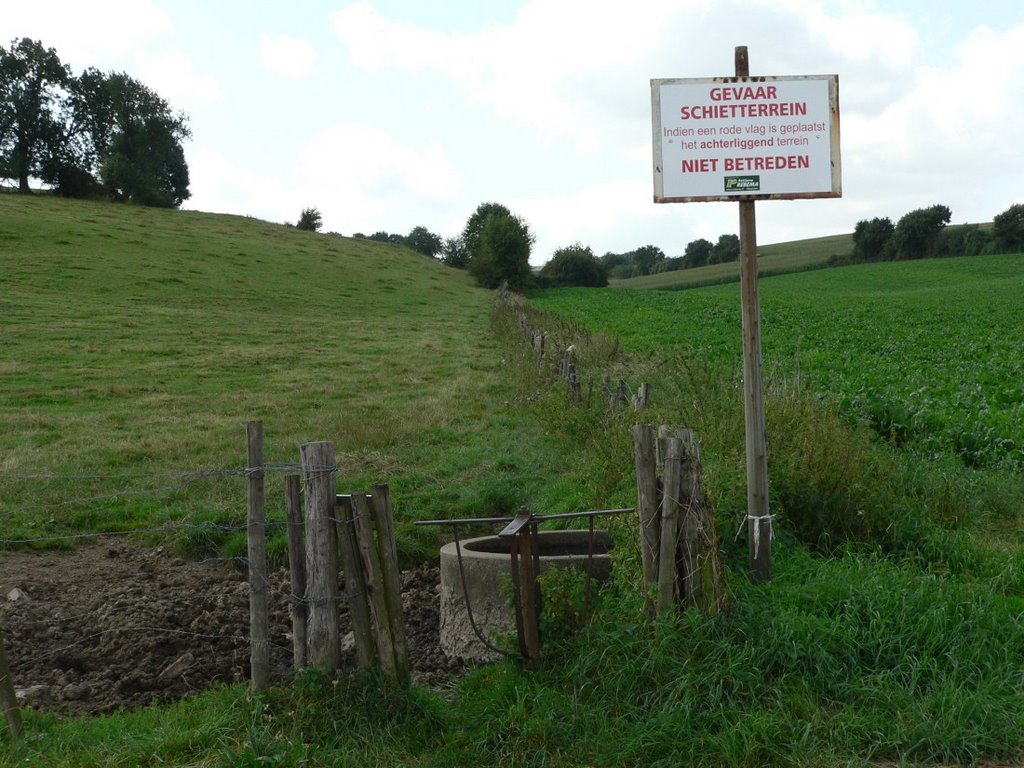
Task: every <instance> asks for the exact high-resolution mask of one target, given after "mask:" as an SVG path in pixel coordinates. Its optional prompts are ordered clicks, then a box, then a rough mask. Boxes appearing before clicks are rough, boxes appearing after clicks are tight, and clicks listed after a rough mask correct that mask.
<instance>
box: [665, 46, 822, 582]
mask: <svg viewBox="0 0 1024 768" xmlns="http://www.w3.org/2000/svg"><path fill="white" fill-rule="evenodd" d="M735 64H736V74H735V76H734V77H729V78H724V77H718V78H699V79H698V78H690V79H678V78H677V79H668V80H651V110H652V117H653V126H654V135H653V139H654V202H656V203H686V202H694V201H716V200H722V201H736V202H739V207H740V293H741V302H742V312H743V415H744V419H745V423H746V463H747V516H746V524H747V540H748V543H749V547H750V557H749V565H750V572H751V576H752V578H753V579H754V580H755V581H767V580H769V579H770V578H771V575H772V550H771V541H772V515H771V514H770V512H769V510H768V455H767V448H766V445H767V439H766V435H765V416H764V385H763V382H762V363H761V309H760V305H759V300H758V295H757V225H756V219H755V215H754V203H755V201H756V200H758V199H762V200H794V199H801V198H803V199H806V198H815V197H840V196H841V195H842V184H841V171H840V159H839V78H838V76H837V75H809V76H796V77H751V76H750V63H749V58H748V55H747V48H746V46H739V47H737V48H736V52H735Z"/></svg>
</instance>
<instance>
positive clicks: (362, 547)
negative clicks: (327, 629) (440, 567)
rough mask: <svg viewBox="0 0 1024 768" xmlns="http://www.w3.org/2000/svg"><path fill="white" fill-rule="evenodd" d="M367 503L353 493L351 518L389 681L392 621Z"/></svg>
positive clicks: (392, 675) (393, 668) (394, 674)
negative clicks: (385, 596) (389, 615)
mask: <svg viewBox="0 0 1024 768" xmlns="http://www.w3.org/2000/svg"><path fill="white" fill-rule="evenodd" d="M371 515H372V512H371V511H370V506H369V502H368V501H367V499H366V494H365V493H353V494H352V518H353V522H354V523H355V529H356V542H357V544H358V545H359V558H360V560H361V561H362V563H363V577H364V578H365V583H366V596H367V601H368V602H369V604H370V618H371V619H372V623H373V634H374V638H375V639H376V644H377V653H378V661H379V662H380V667H381V671H383V672H384V674H385V675H386V676H387V677H388V679H390V680H395V681H397V680H398V667H397V665H396V663H395V645H394V639H393V638H392V636H391V620H390V619H389V618H388V606H387V602H386V601H385V599H384V595H385V590H384V586H383V576H382V571H383V567H384V566H383V565H382V563H381V559H380V551H379V550H378V548H377V545H376V543H375V542H374V540H373V523H372V519H371Z"/></svg>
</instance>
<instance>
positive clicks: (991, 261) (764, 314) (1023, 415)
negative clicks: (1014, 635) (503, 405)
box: [535, 254, 1024, 469]
mask: <svg viewBox="0 0 1024 768" xmlns="http://www.w3.org/2000/svg"><path fill="white" fill-rule="evenodd" d="M1022 295H1024V256H1022V255H1019V254H1018V255H1003V256H985V257H974V258H960V259H941V260H929V261H919V262H904V263H886V264H869V265H858V266H852V267H844V268H837V269H828V270H820V271H815V272H807V273H801V274H797V275H788V276H784V277H772V278H767V279H762V280H761V282H760V297H761V325H762V351H763V356H764V362H765V369H766V376H767V379H768V380H771V379H772V378H773V377H775V378H779V377H781V378H784V379H787V380H790V381H792V380H795V379H797V378H798V379H799V380H800V382H801V383H802V384H804V385H806V386H807V387H810V388H811V389H812V390H813V391H815V392H818V393H820V394H822V395H824V396H827V397H829V398H832V399H834V401H835V402H836V403H837V404H838V405H839V407H840V409H841V410H842V412H843V413H845V414H847V415H848V416H849V417H851V418H853V419H857V420H861V421H863V422H865V423H868V424H870V425H871V426H872V427H873V428H874V429H875V430H876V431H877V432H878V433H879V434H880V435H881V436H883V437H884V438H886V439H887V440H889V441H891V442H892V443H894V444H896V445H900V446H908V447H911V448H913V449H915V450H917V451H920V452H924V453H925V454H926V455H935V454H955V455H956V456H958V457H959V458H960V459H961V460H962V461H963V462H964V463H965V464H966V465H968V466H971V467H978V466H992V467H999V466H1003V467H1008V468H1018V469H1019V468H1020V467H1021V466H1024V302H1022V301H1021V298H1020V297H1021V296H1022ZM535 303H536V304H537V305H538V306H539V307H540V308H542V309H545V310H548V311H552V312H555V313H557V314H560V315H563V316H567V317H570V318H572V319H574V320H576V321H578V322H580V323H582V324H584V325H586V326H588V327H590V328H594V329H600V330H602V331H608V332H610V333H613V334H616V335H618V336H620V337H621V338H622V340H623V342H624V344H625V345H626V346H627V347H628V348H630V349H632V350H637V351H640V350H648V349H651V348H668V347H678V348H682V349H683V350H686V351H689V352H691V353H692V355H693V356H694V357H695V358H697V359H702V360H714V361H717V362H722V361H730V360H735V365H736V369H737V370H739V367H740V350H741V341H740V299H739V286H738V285H737V284H732V285H722V286H715V287H709V288H704V289H701V290H696V291H679V292H654V291H644V292H639V291H621V290H610V291H593V290H583V289H576V290H563V291H551V292H547V293H545V294H543V295H541V296H539V297H537V298H536V299H535Z"/></svg>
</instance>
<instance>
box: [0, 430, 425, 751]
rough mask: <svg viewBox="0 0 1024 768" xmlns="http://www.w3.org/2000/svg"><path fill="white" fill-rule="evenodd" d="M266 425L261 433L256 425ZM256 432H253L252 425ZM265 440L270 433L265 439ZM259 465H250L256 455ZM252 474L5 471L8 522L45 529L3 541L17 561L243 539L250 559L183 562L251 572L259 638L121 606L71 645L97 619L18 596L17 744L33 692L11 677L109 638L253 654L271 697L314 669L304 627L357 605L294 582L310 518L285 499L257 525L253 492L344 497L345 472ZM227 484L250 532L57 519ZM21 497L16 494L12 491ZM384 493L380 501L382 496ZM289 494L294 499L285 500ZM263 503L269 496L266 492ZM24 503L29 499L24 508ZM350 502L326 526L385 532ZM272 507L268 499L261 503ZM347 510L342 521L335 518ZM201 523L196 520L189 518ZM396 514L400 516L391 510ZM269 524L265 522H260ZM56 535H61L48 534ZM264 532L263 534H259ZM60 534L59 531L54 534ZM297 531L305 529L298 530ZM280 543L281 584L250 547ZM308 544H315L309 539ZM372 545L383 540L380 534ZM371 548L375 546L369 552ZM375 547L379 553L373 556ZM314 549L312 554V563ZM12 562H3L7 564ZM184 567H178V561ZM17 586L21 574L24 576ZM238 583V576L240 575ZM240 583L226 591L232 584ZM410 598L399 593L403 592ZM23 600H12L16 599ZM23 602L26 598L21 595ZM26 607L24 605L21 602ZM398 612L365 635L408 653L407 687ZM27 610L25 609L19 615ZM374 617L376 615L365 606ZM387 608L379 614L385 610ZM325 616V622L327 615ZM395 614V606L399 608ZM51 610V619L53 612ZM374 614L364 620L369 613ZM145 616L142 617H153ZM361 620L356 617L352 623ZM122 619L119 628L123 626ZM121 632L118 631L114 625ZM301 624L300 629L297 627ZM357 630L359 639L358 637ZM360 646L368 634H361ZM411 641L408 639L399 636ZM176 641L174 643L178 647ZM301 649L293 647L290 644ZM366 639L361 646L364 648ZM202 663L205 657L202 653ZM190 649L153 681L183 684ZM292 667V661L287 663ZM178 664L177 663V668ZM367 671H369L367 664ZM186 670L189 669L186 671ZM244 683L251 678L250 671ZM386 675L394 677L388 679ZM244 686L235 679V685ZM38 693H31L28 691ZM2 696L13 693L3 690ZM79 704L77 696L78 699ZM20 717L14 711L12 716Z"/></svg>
mask: <svg viewBox="0 0 1024 768" xmlns="http://www.w3.org/2000/svg"><path fill="white" fill-rule="evenodd" d="M257 423H258V422H257ZM251 424H253V422H250V425H251ZM260 431H261V432H262V425H260ZM260 439H261V440H262V434H261V435H260ZM250 458H251V456H250ZM249 464H250V466H245V467H232V468H221V467H209V468H201V469H194V470H171V471H141V472H111V473H103V472H81V473H55V472H28V473H26V472H0V519H4V518H6V520H7V521H8V522H9V523H15V524H17V525H18V526H19V527H22V528H24V527H25V525H26V523H25V521H24V520H17V518H19V517H24V516H25V515H26V513H32V514H33V515H36V516H38V517H39V518H40V520H39V522H38V523H37V524H38V525H39V526H40V527H42V528H44V530H41V531H40V532H39V534H38V535H31V534H14V535H8V536H0V553H2V552H4V551H6V552H15V551H18V550H35V549H42V548H47V547H48V546H49V547H66V546H67V545H69V544H79V543H85V542H89V541H101V540H105V541H111V540H118V539H127V538H130V537H136V536H142V535H153V534H156V535H159V534H172V535H176V534H189V533H195V534H199V535H202V534H207V533H215V534H218V535H220V534H236V533H245V535H246V538H247V540H248V541H249V542H250V543H249V555H248V556H241V555H231V556H213V557H205V558H203V559H199V560H191V561H188V562H187V563H186V562H185V561H183V560H181V565H179V566H177V567H181V568H188V569H190V570H191V571H193V572H195V569H206V568H209V569H211V570H213V571H214V578H222V577H223V575H224V574H225V573H230V572H225V571H224V566H230V567H232V568H234V569H235V571H234V573H235V574H241V573H243V572H245V573H247V575H248V584H247V585H246V586H247V587H248V589H246V590H243V591H244V592H245V596H246V598H247V601H248V602H249V608H250V611H249V612H250V627H249V631H248V632H246V631H245V630H244V628H242V626H241V625H240V624H238V623H237V621H236V623H235V625H233V626H232V627H227V626H226V625H225V626H222V627H220V628H219V630H220V631H216V630H215V629H214V628H204V627H202V626H198V625H197V622H199V623H201V618H197V619H193V620H192V621H191V623H190V624H189V625H188V626H182V625H181V622H180V621H179V617H174V620H173V621H169V622H167V623H161V622H159V621H152V620H148V618H149V617H147V616H139V608H138V605H136V604H134V603H126V604H124V605H120V604H119V603H118V602H115V604H114V605H113V606H110V605H103V606H102V610H101V611H100V613H102V618H103V620H104V621H106V622H107V624H106V625H105V626H103V627H102V628H95V629H94V630H92V631H86V632H85V633H84V634H81V635H80V636H73V637H69V635H71V634H73V633H74V632H76V631H78V629H79V628H80V627H81V626H82V622H83V620H84V619H95V618H96V616H97V611H88V612H82V613H71V614H68V613H66V612H65V611H63V610H58V609H54V610H52V611H51V612H50V613H49V614H48V615H39V614H38V611H40V610H44V609H43V608H42V607H41V606H37V609H36V610H35V611H34V612H33V611H32V610H30V611H25V610H23V609H22V607H23V606H25V605H28V606H32V605H33V601H32V600H31V599H27V600H25V601H24V602H22V601H21V598H20V597H19V596H17V595H13V596H12V595H9V596H8V601H7V603H6V604H5V605H4V609H3V611H0V615H4V614H7V615H12V616H16V618H17V625H16V626H15V627H14V630H15V631H14V632H13V634H12V633H10V632H8V633H7V637H8V639H9V640H10V639H12V638H13V639H14V640H15V641H16V643H18V645H16V646H15V647H13V651H14V652H13V653H12V655H11V659H10V661H11V664H10V668H7V666H6V665H0V689H3V688H5V687H10V699H11V700H10V701H7V700H6V697H5V700H4V701H3V704H4V709H5V714H7V715H8V721H9V724H10V725H11V729H12V732H14V733H15V734H17V733H19V732H20V715H18V712H17V706H18V703H19V700H21V699H23V698H24V697H25V694H26V688H22V689H21V691H20V692H18V696H17V698H15V696H16V693H15V691H14V689H13V675H12V672H11V670H14V674H16V675H19V677H20V675H21V673H22V672H23V671H24V672H26V673H27V674H28V675H29V677H31V674H32V673H33V670H38V669H39V668H40V667H42V666H44V665H46V664H49V663H52V664H58V665H59V664H64V663H66V662H67V659H68V658H70V657H72V656H74V654H76V653H78V652H80V651H82V650H83V649H87V648H90V649H91V648H93V647H94V646H97V645H98V644H99V643H101V642H102V641H104V640H105V639H107V638H110V637H125V636H135V637H139V636H145V637H148V638H160V639H159V640H156V641H154V642H156V643H158V644H161V643H162V644H163V645H167V646H168V647H172V648H178V647H179V646H180V645H181V644H182V643H184V644H191V645H194V644H205V645H207V646H212V648H213V650H214V652H221V653H223V652H224V651H229V652H230V653H231V654H232V655H233V656H234V657H238V656H240V655H245V651H246V650H248V651H249V654H248V655H249V657H250V658H249V661H250V664H249V670H248V671H249V677H250V680H251V682H252V684H253V687H254V688H256V689H261V688H263V687H265V686H266V684H267V680H268V678H269V676H270V674H271V672H272V671H274V670H275V669H276V670H277V671H278V672H280V671H281V669H282V668H284V669H287V668H288V667H289V666H294V667H299V666H305V664H306V660H307V658H308V656H307V654H306V653H305V648H304V647H303V648H302V649H301V652H300V647H299V646H300V642H299V638H300V636H301V638H302V640H303V642H302V645H303V646H305V642H304V640H305V635H306V632H305V626H304V624H305V620H306V619H307V618H308V615H309V614H310V613H311V612H313V611H317V610H320V611H322V612H325V613H327V614H329V615H330V616H332V617H333V621H334V622H335V623H337V622H338V619H339V613H340V614H344V613H345V604H346V603H348V604H349V608H350V609H351V607H352V605H351V603H352V595H351V594H348V593H347V592H351V589H350V590H348V591H347V592H342V591H338V590H337V589H334V590H328V591H327V592H326V593H321V594H312V593H309V594H307V593H306V592H305V589H304V585H303V584H302V583H301V581H304V580H300V582H296V580H295V576H294V572H295V570H296V566H299V570H303V567H304V566H305V564H304V563H302V562H299V563H296V562H294V561H295V559H296V553H297V552H298V553H299V555H298V559H299V560H302V559H303V557H302V555H301V553H302V551H303V548H302V546H301V544H300V546H299V548H298V549H297V550H296V549H295V548H294V546H293V543H292V540H293V539H294V540H296V541H299V542H302V539H303V528H304V521H303V515H302V514H301V513H298V514H293V512H295V510H290V509H286V508H284V507H287V506H288V505H289V504H290V503H291V499H290V498H286V499H285V502H286V503H285V505H284V507H282V508H277V507H275V508H274V509H273V510H272V514H271V516H270V517H269V519H260V520H258V524H257V523H254V520H253V516H252V511H251V507H252V498H251V495H252V488H253V484H254V482H256V481H258V482H259V484H260V485H262V483H263V481H264V478H265V477H266V475H267V474H268V473H274V474H279V475H282V476H284V478H285V479H286V485H290V484H292V483H294V485H295V488H296V489H297V491H296V494H295V495H296V496H300V495H302V494H303V491H304V490H305V487H304V485H300V483H303V481H304V483H305V485H307V486H308V485H309V484H310V483H312V482H314V481H315V480H316V479H317V478H322V477H330V479H331V483H330V487H331V488H332V489H333V488H334V477H335V475H336V474H337V473H338V467H337V466H336V464H335V463H334V462H333V457H332V459H331V463H329V464H323V465H320V464H311V463H310V462H308V461H307V462H305V463H292V462H263V461H262V460H260V461H259V462H253V461H251V460H250V462H249ZM221 480H242V481H246V482H247V483H248V484H249V495H250V499H249V505H250V514H249V516H248V519H246V520H245V521H244V522H242V521H239V522H234V521H231V520H228V521H223V520H215V521H197V520H189V519H176V520H170V521H168V522H164V523H159V524H143V525H137V526H128V525H119V524H111V525H107V526H103V525H102V524H100V525H99V528H100V530H92V531H81V530H74V529H73V528H71V527H69V529H68V530H60V527H61V526H62V525H69V526H73V525H74V524H75V523H74V522H70V523H68V522H66V521H64V520H59V519H58V516H56V515H55V513H57V512H58V511H67V510H72V509H75V510H78V509H84V510H89V509H90V508H92V509H94V508H96V507H103V506H113V505H116V504H118V503H121V502H124V501H125V500H126V499H130V500H132V501H134V500H137V499H146V498H153V499H159V500H161V503H163V501H165V500H166V499H169V498H173V497H175V496H176V495H180V494H182V493H186V492H188V491H190V490H192V489H194V488H195V487H196V486H197V485H198V484H200V483H203V482H210V481H214V482H216V481H221ZM111 485H113V486H116V488H115V489H113V490H112V489H110V486H111ZM95 486H101V488H97V490H96V491H95V492H81V493H78V494H74V495H61V493H63V492H64V491H65V490H66V489H68V488H72V489H82V488H89V487H95ZM47 487H52V488H53V489H54V490H50V491H46V493H40V491H41V490H46V489H47ZM378 488H380V489H382V491H383V495H385V496H386V486H378ZM12 491H13V492H12ZM378 493H380V491H378ZM285 495H288V494H285ZM355 495H357V496H362V497H363V499H364V502H365V499H367V498H372V497H370V496H369V494H355ZM261 496H262V491H261ZM11 498H18V499H19V501H17V502H15V503H14V504H11V503H4V502H5V501H8V500H10V499H11ZM241 498H242V491H241V489H239V495H238V499H239V504H238V506H237V509H238V510H239V511H241V510H244V509H245V507H244V506H243V504H242V503H241ZM346 498H349V499H351V496H350V495H346ZM22 499H24V500H22ZM341 499H342V496H341V495H339V496H338V498H337V499H335V498H330V499H329V500H328V501H326V502H325V503H326V504H327V505H328V507H327V509H329V510H330V511H329V512H327V514H324V515H322V518H323V520H322V522H323V524H324V525H326V526H327V527H328V528H330V529H332V530H336V531H344V530H350V529H352V530H354V529H357V528H364V529H366V530H368V531H374V530H377V529H378V528H379V527H380V526H381V522H380V520H381V519H380V516H379V512H378V510H376V509H375V508H374V506H373V505H372V504H371V505H366V504H365V503H359V504H357V505H356V506H355V508H353V506H352V504H351V503H349V504H347V505H343V506H340V507H339V506H336V505H337V504H338V503H339V502H340V500H341ZM261 503H262V499H261ZM335 510H338V513H337V514H336V513H335ZM188 514H192V513H188ZM388 514H389V515H390V509H389V510H388ZM230 516H231V517H234V514H233V513H230ZM261 518H262V514H261ZM28 525H29V526H31V525H33V522H32V521H29V522H28ZM46 528H50V529H51V530H45V529H46ZM257 528H258V531H257V530H256V529H257ZM52 529H56V530H52ZM296 529H297V530H296ZM268 531H270V532H277V533H280V532H282V531H283V532H285V533H287V534H288V537H289V561H290V562H289V568H288V569H286V570H285V569H278V572H277V573H276V574H275V576H273V577H272V576H271V574H270V572H269V570H268V567H267V561H266V549H265V540H264V542H263V544H262V552H259V553H257V554H259V557H257V558H256V559H255V560H254V558H253V549H252V543H251V542H252V539H253V536H254V534H258V536H259V537H260V539H263V537H264V536H265V535H266V533H267V532H268ZM307 535H308V534H307ZM370 536H371V538H372V536H373V534H372V533H371V534H370ZM391 536H392V538H391V540H390V542H389V545H388V546H390V552H391V554H392V558H391V560H390V562H387V559H386V558H385V561H384V562H383V563H382V561H381V559H380V558H379V557H378V559H377V561H376V562H377V566H378V568H381V567H382V565H383V570H382V571H379V572H378V573H377V574H376V575H375V576H374V577H373V578H374V579H376V580H377V581H376V582H375V583H373V584H372V585H371V589H369V590H368V589H367V585H366V584H365V583H364V584H363V585H362V592H363V598H364V600H365V597H366V593H367V591H370V592H379V593H381V594H384V592H385V590H384V589H382V588H381V587H382V585H383V582H384V581H390V582H391V583H392V586H393V585H394V583H395V582H396V580H397V579H398V576H397V574H398V571H397V562H396V559H395V558H394V556H393V555H394V540H393V528H392V530H391ZM360 546H361V548H362V549H365V546H363V545H360ZM371 546H376V545H371ZM388 546H385V545H384V544H381V545H380V547H381V548H382V549H381V552H383V551H385V550H386V549H387V548H388ZM333 547H334V550H335V552H337V547H338V540H337V539H334V540H333ZM309 551H310V550H308V549H307V550H306V552H307V553H308V552H309ZM2 557H3V555H2V554H0V558H2ZM179 560H180V559H179ZM350 566H351V563H348V562H347V563H346V568H345V570H346V579H347V580H348V583H347V586H349V587H351V586H352V582H351V580H350V579H349V575H348V571H350V570H353V569H352V568H351V567H350ZM337 576H338V570H337V563H336V561H335V565H334V571H333V573H332V574H330V576H329V580H330V581H331V582H332V584H336V579H337ZM11 577H12V574H10V573H8V579H7V580H8V581H10V580H11ZM14 578H15V580H17V578H16V574H14ZM236 579H237V576H236ZM230 581H231V580H230V579H228V582H229V583H230ZM297 585H298V586H299V587H300V590H296V586H297ZM399 587H400V585H399ZM14 591H15V590H12V592H14ZM19 591H20V590H19ZM268 592H269V593H271V595H272V597H273V601H274V603H275V613H276V614H277V616H276V619H277V620H276V622H275V630H274V633H273V634H271V632H270V626H269V625H270V621H269V618H268V614H267V611H266V608H265V607H264V609H263V611H262V614H261V615H260V616H259V617H257V616H256V613H255V611H256V608H255V605H256V602H257V601H256V600H254V597H260V598H261V599H262V600H264V601H265V600H266V596H267V593H268ZM21 597H25V595H22V596H21ZM395 599H397V600H398V601H399V602H398V611H397V615H396V616H395V617H394V618H389V617H388V615H387V613H386V611H384V610H383V609H381V613H382V617H377V616H375V617H374V618H375V619H376V621H375V622H374V623H371V624H369V625H367V627H365V628H364V632H373V633H375V637H374V639H373V641H372V642H371V646H372V647H371V649H370V651H372V652H373V653H376V650H377V647H378V646H379V645H381V644H388V645H394V646H399V645H401V646H403V649H402V651H403V652H404V653H405V658H404V659H399V662H398V663H399V664H400V665H401V666H399V667H398V671H397V674H399V676H400V677H401V678H402V679H407V677H408V658H407V651H406V650H404V645H405V641H404V628H403V629H402V631H401V632H400V633H394V634H391V632H390V631H389V632H388V633H387V634H382V632H384V630H383V629H381V628H380V627H379V626H378V624H379V623H380V622H381V621H383V622H384V623H385V624H388V625H389V630H393V629H394V627H395V624H396V623H398V624H400V623H401V621H402V619H401V605H400V596H396V597H395ZM19 603H21V606H19ZM365 608H369V606H364V609H365ZM377 608H381V607H380V606H377ZM325 609H326V611H325ZM392 609H393V607H392ZM46 610H49V609H46ZM283 612H286V613H287V614H289V616H288V618H290V620H291V621H290V624H291V627H290V630H291V631H290V632H289V627H288V623H289V622H288V618H284V619H283V621H282V616H281V614H282V613H283ZM365 612H367V611H365V610H364V613H365ZM143 613H144V611H143ZM350 618H351V619H352V620H353V621H354V620H355V617H354V616H352V617H350ZM115 620H116V621H115ZM257 620H258V621H259V622H260V623H261V624H262V626H261V627H259V628H257V626H256V624H257ZM112 621H113V622H115V623H114V624H110V622H112ZM300 623H301V624H303V626H302V628H301V630H300V628H299V624H300ZM353 628H354V629H358V628H356V627H353ZM40 635H41V636H45V637H46V638H47V640H48V642H46V643H44V644H39V643H37V642H35V641H32V642H29V643H25V644H21V643H20V642H19V641H21V640H23V639H25V638H29V637H35V636H40ZM357 635H358V632H357ZM399 635H401V637H399ZM168 638H170V639H171V640H173V642H168ZM289 640H291V642H288V641H289ZM333 641H334V643H335V646H336V647H337V641H338V632H337V629H336V630H335V631H334V633H333ZM358 641H359V637H358V636H357V637H356V642H357V643H358ZM4 647H5V646H4V642H3V637H2V636H0V649H3V648H4ZM356 650H357V651H362V652H360V653H358V654H357V655H358V656H360V661H362V660H363V658H362V657H364V656H366V657H367V660H368V661H369V662H374V663H378V664H379V663H380V662H381V657H380V656H379V655H376V656H373V657H372V658H371V657H369V656H367V654H366V653H364V652H367V649H365V648H364V649H356ZM197 653H198V651H197ZM191 657H192V649H188V650H186V652H185V653H184V654H182V656H181V657H179V658H178V659H176V660H174V661H172V662H171V663H170V664H169V665H167V666H166V667H165V668H163V669H161V670H151V671H150V673H151V676H152V675H156V676H157V677H164V676H167V675H168V674H173V673H174V672H175V670H176V665H179V666H180V663H181V662H182V660H183V659H186V658H188V659H191ZM289 657H291V659H290V661H291V664H289ZM168 660H169V659H168ZM338 664H339V659H338V658H337V656H336V654H335V659H334V666H336V667H337V666H338ZM360 665H361V666H362V664H360ZM185 666H186V667H187V666H188V665H187V664H186V665H185ZM385 666H387V667H390V668H391V669H390V671H394V669H395V668H394V664H393V663H391V664H387V665H385ZM241 671H242V675H241V676H243V677H244V670H241ZM385 671H386V672H388V671H389V669H385ZM238 676H239V675H237V674H236V677H238ZM28 688H31V686H28ZM0 693H3V690H0ZM71 693H74V691H73V690H72V691H71ZM12 708H13V712H12V711H11V710H12ZM12 718H17V721H18V722H17V728H16V727H15V723H14V720H13V719H12Z"/></svg>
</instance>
